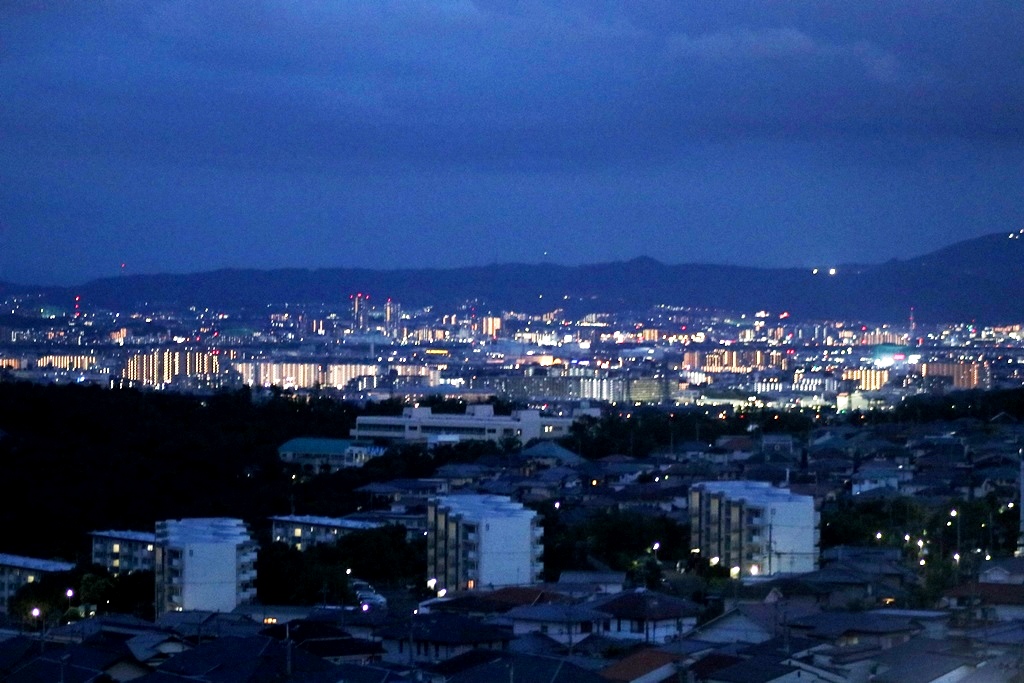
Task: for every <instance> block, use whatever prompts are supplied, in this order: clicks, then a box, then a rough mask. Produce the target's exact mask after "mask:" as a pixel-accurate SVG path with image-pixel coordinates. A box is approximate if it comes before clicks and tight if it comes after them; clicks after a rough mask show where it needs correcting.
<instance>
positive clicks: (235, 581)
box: [154, 517, 257, 616]
mask: <svg viewBox="0 0 1024 683" xmlns="http://www.w3.org/2000/svg"><path fill="white" fill-rule="evenodd" d="M256 550H257V546H256V542H255V541H254V540H253V538H252V536H251V534H250V533H249V528H248V527H247V526H246V525H245V522H243V521H242V520H240V519H230V518H226V517H215V518H194V519H171V520H165V521H162V522H157V523H156V557H155V558H154V567H155V571H156V612H157V615H158V616H159V615H160V614H163V613H165V612H175V611H177V612H180V611H183V610H197V609H201V610H208V611H212V612H230V611H231V610H233V609H235V608H236V607H237V606H239V605H243V604H247V603H250V602H252V601H253V600H255V599H256Z"/></svg>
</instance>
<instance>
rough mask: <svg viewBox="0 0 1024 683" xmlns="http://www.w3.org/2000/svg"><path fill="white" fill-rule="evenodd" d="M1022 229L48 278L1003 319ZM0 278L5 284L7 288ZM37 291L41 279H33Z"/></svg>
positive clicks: (297, 294)
mask: <svg viewBox="0 0 1024 683" xmlns="http://www.w3.org/2000/svg"><path fill="white" fill-rule="evenodd" d="M1022 273H1024V231H1022V233H1006V232H1004V233H998V234H994V235H987V236H984V237H979V238H976V239H971V240H966V241H963V242H959V243H957V244H954V245H951V246H948V247H944V248H942V249H938V250H936V251H933V252H931V253H928V254H925V255H923V256H918V257H914V258H910V259H907V260H892V261H888V262H886V263H882V264H876V265H857V264H849V265H839V266H837V271H836V274H835V275H834V276H830V275H828V274H827V273H825V272H819V273H818V274H813V273H812V271H811V270H810V269H808V268H752V267H744V266H731V265H714V264H681V265H669V264H664V263H661V262H659V261H657V260H655V259H652V258H636V259H632V260H628V261H620V262H613V263H599V264H591V265H581V266H561V265H555V264H551V263H541V264H521V263H509V264H499V265H489V266H473V267H462V268H450V269H396V270H369V269H356V268H336V269H318V270H310V269H299V268H290V269H277V270H245V269H224V270H216V271H210V272H204V273H195V274H190V275H167V274H165V275H132V276H126V277H117V278H105V279H99V280H93V281H91V282H87V283H85V284H83V285H81V286H79V287H74V288H64V289H59V288H48V289H47V290H46V297H47V298H48V299H53V298H57V299H60V298H62V297H67V298H68V300H70V297H71V296H73V295H74V294H81V295H82V296H83V297H84V299H85V300H86V301H87V302H88V303H89V304H90V305H92V306H100V307H108V308H113V309H118V310H128V309H133V308H138V307H140V306H183V305H197V306H199V305H201V306H204V307H223V308H236V307H256V306H265V305H267V304H281V303H295V304H328V305H330V304H335V305H337V304H342V303H344V302H346V301H347V300H348V297H349V295H350V294H354V293H356V292H363V293H367V294H369V295H370V296H371V303H374V302H375V301H376V300H381V301H383V299H384V298H386V297H390V298H392V299H394V300H396V301H399V302H401V304H402V305H403V306H405V307H407V308H414V307H421V306H427V305H434V306H438V307H446V306H454V305H459V304H461V303H463V302H466V301H475V302H476V303H477V309H478V310H479V311H481V312H482V311H486V310H492V311H500V310H516V311H523V312H527V313H536V312H542V311H550V310H553V309H555V308H563V309H565V310H566V311H567V312H570V313H587V312H609V313H615V312H622V311H626V310H643V309H647V308H650V307H651V306H654V305H658V304H668V305H674V306H688V307H695V308H712V309H724V310H733V311H753V310H757V309H765V310H769V311H773V312H781V311H789V312H791V314H792V315H793V316H794V317H796V318H798V319H830V318H831V319H838V318H841V319H859V320H867V321H879V322H885V321H899V320H905V319H906V318H907V316H908V315H909V311H910V308H911V306H913V307H914V308H915V311H916V317H917V319H918V320H919V321H921V322H956V321H977V322H986V323H1001V322H1010V321H1019V320H1022V319H1024V297H1021V296H1020V293H1021V274H1022ZM18 289H19V288H17V287H15V286H14V285H0V292H5V291H6V292H8V293H10V292H14V291H17V290H18ZM37 291H38V290H37Z"/></svg>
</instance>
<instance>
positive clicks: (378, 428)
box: [351, 405, 573, 444]
mask: <svg viewBox="0 0 1024 683" xmlns="http://www.w3.org/2000/svg"><path fill="white" fill-rule="evenodd" d="M572 423H573V418H571V417H548V416H544V415H541V414H540V411H537V410H517V411H514V412H513V413H512V414H511V415H495V414H494V407H493V406H491V405H475V406H469V407H468V408H467V409H466V412H465V414H463V415H448V414H438V415H435V414H434V413H433V411H432V410H431V409H430V408H429V407H410V408H405V410H403V411H402V414H401V415H395V416H382V415H360V416H359V417H357V418H356V427H355V429H353V430H352V432H351V437H352V438H353V439H358V440H365V439H385V440H390V441H427V442H429V441H436V440H438V439H441V440H445V439H449V440H451V439H454V440H481V441H501V440H502V439H519V441H520V442H522V443H524V444H525V443H527V442H528V441H531V440H533V439H557V438H560V437H563V436H566V435H567V434H569V428H570V427H571V426H572Z"/></svg>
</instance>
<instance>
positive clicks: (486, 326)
mask: <svg viewBox="0 0 1024 683" xmlns="http://www.w3.org/2000/svg"><path fill="white" fill-rule="evenodd" d="M480 331H481V332H483V334H484V336H485V337H487V338H488V339H497V338H498V333H499V332H501V318H499V317H497V316H493V315H489V316H484V318H483V319H482V320H481V321H480Z"/></svg>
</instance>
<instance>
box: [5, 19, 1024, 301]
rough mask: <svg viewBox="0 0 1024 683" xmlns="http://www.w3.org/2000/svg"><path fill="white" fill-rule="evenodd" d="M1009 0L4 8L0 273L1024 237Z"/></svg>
mask: <svg viewBox="0 0 1024 683" xmlns="http://www.w3.org/2000/svg"><path fill="white" fill-rule="evenodd" d="M1022 36H1024V3H1019V2H1009V1H1007V0H972V1H964V2H956V1H954V0H948V1H947V0H943V1H941V2H936V1H935V0H899V1H896V0H893V1H891V2H877V1H874V0H856V1H854V2H851V0H817V1H814V2H803V1H800V0H787V1H786V2H770V1H766V0H753V1H751V2H734V1H730V0H715V1H714V2H706V1H703V0H701V1H699V2H687V1H685V0H649V1H645V0H623V1H622V2H611V1H602V0H536V1H531V0H525V1H514V0H507V1H506V0H479V1H477V2H470V1H468V0H452V1H449V0H399V1H396V2H391V1H388V0H368V1H366V2H363V1H361V0H330V1H327V0H323V1H318V0H301V2H296V1H295V0H265V1H257V0H253V1H252V2H221V1H219V0H199V1H197V2H178V1H161V0H147V1H146V2H122V1H117V2H113V1H111V2H107V1H104V0H79V1H75V0H71V1H69V2H47V1H46V0H4V2H2V3H0V280H12V281H17V282H32V283H74V282H81V281H83V280H86V279H89V278H92V277H98V276H104V275H114V274H116V273H117V272H118V271H119V268H120V264H121V263H122V262H125V263H126V264H127V270H128V272H132V273H155V272H186V271H197V270H208V269H213V268H220V267H258V268H271V267H281V266H298V267H331V266H360V267H374V268H392V267H421V266H426V267H447V266H460V265H476V264H485V263H491V262H496V261H524V262H537V261H542V260H546V261H554V262H559V263H567V264H575V263H585V262H596V261H610V260H617V259H624V258H631V257H634V256H638V255H649V256H654V257H656V258H658V259H660V260H662V261H665V262H669V263H683V262H697V261H703V262H720V263H738V264H750V265H767V266H775V265H821V264H829V263H838V262H850V261H873V262H874V261H882V260H886V259H889V258H893V257H896V258H900V257H905V256H911V255H917V254H920V253H923V252H925V251H929V250H930V249H932V248H934V247H937V246H942V245H946V244H949V243H952V242H955V241H958V240H960V239H964V238H967V237H973V236H977V235H982V234H986V233H991V232H998V231H1002V230H1009V229H1019V228H1020V227H1022V224H1024V220H1022V207H1024V182H1022V181H1024V39H1022Z"/></svg>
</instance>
